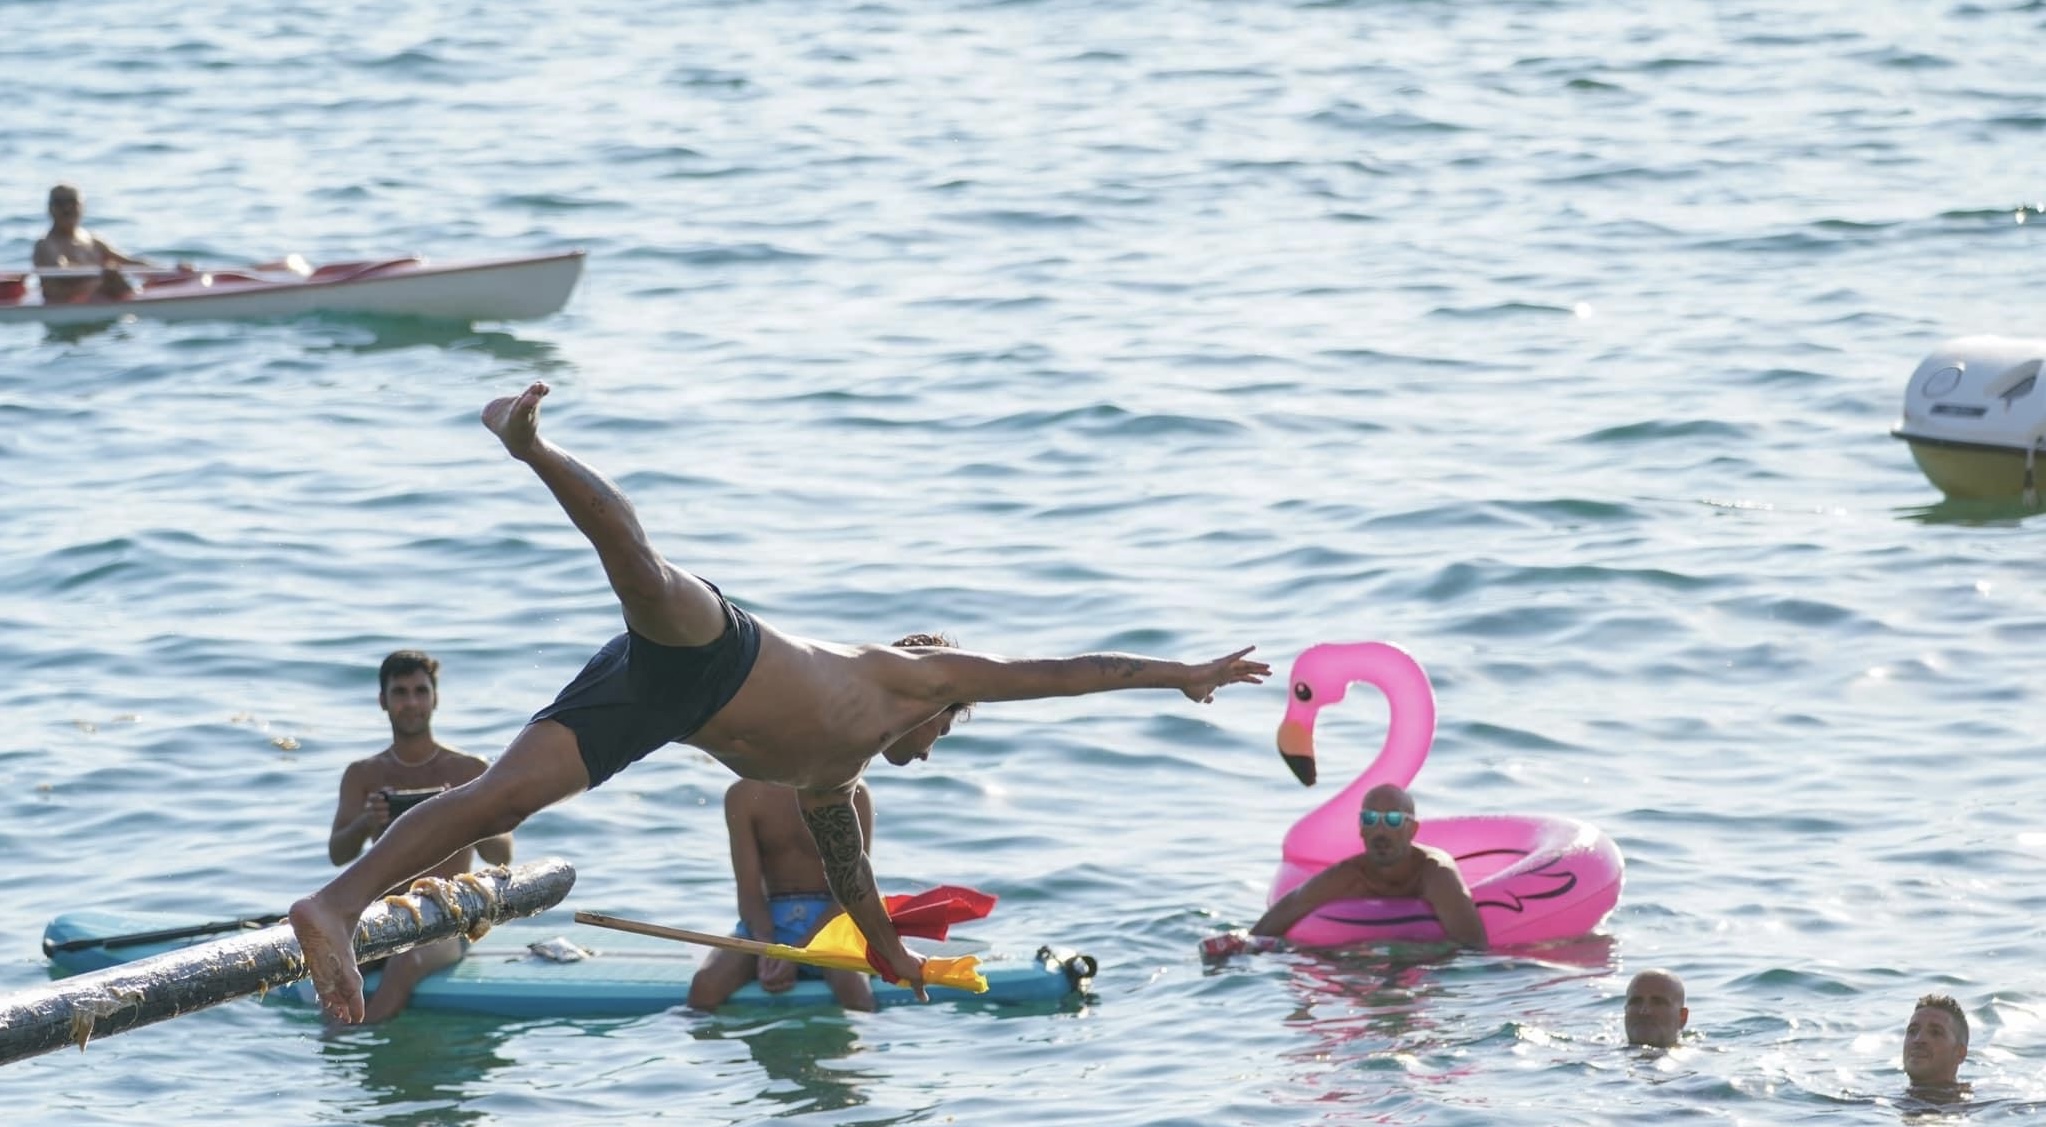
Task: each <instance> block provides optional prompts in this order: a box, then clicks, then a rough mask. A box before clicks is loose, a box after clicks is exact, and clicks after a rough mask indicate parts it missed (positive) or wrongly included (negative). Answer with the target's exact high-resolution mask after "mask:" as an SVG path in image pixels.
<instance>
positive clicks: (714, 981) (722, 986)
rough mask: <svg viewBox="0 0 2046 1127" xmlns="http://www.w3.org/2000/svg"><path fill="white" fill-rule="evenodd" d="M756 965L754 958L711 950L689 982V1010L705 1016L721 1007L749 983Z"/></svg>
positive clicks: (718, 949) (720, 950)
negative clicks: (703, 1013) (734, 992)
mask: <svg viewBox="0 0 2046 1127" xmlns="http://www.w3.org/2000/svg"><path fill="white" fill-rule="evenodd" d="M758 965H759V964H758V961H757V959H756V957H755V956H752V955H746V954H741V953H740V952H738V951H726V950H724V949H722V948H715V947H714V948H712V949H711V952H710V956H709V957H708V958H706V959H704V960H703V965H702V966H700V967H697V968H696V977H694V978H692V979H690V980H689V1008H690V1009H692V1010H702V1011H704V1012H705V1013H709V1012H710V1011H712V1010H714V1009H717V1008H718V1007H719V1006H722V1005H724V1004H725V999H727V998H730V997H731V996H732V992H733V991H735V990H737V989H738V988H739V987H741V986H744V985H746V984H747V983H749V982H751V981H753V971H754V967H756V966H758Z"/></svg>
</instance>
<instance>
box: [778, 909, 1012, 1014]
mask: <svg viewBox="0 0 2046 1127" xmlns="http://www.w3.org/2000/svg"><path fill="white" fill-rule="evenodd" d="M767 947H768V950H766V951H765V952H763V954H767V955H771V956H773V957H774V958H777V959H787V960H788V961H790V962H792V963H802V964H804V965H806V966H813V967H829V968H831V969H833V970H856V971H859V972H860V973H861V974H873V973H874V968H873V967H872V966H871V965H869V964H868V962H867V937H866V936H864V935H861V934H860V929H859V925H858V924H855V923H853V921H852V917H851V916H848V915H846V914H845V913H843V912H841V913H839V914H838V915H836V916H833V917H832V918H831V922H830V923H827V924H825V925H824V926H823V927H822V928H820V929H818V932H817V934H816V935H813V936H811V937H810V943H809V946H807V947H790V946H788V945H787V944H785V943H770V944H768V945H767ZM896 985H898V986H900V985H904V984H903V983H900V982H898V983H896ZM924 985H926V986H949V987H951V988H953V989H954V990H968V991H971V992H973V993H975V994H985V993H987V979H986V978H984V977H982V975H981V973H980V960H979V959H977V958H975V957H973V956H972V955H959V956H956V957H948V958H932V959H925V960H924Z"/></svg>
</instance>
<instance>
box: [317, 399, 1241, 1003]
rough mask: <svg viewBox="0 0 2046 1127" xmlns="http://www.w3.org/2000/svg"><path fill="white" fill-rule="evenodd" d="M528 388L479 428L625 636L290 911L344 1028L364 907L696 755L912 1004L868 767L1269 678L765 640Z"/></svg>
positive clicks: (1222, 670)
mask: <svg viewBox="0 0 2046 1127" xmlns="http://www.w3.org/2000/svg"><path fill="white" fill-rule="evenodd" d="M548 391H549V388H548V386H547V385H546V384H545V383H539V382H536V383H534V384H532V385H531V386H529V387H527V388H526V390H525V391H524V392H523V393H521V394H519V395H517V396H508V397H505V398H502V399H497V400H493V401H492V402H491V403H490V404H489V405H488V406H486V407H485V408H484V409H483V424H484V426H485V427H487V428H488V429H489V430H490V431H491V433H493V434H495V435H497V437H498V440H499V441H500V442H502V443H503V444H504V448H505V450H506V452H507V453H509V454H510V455H511V456H512V457H513V458H514V459H516V460H518V461H521V462H524V463H526V465H527V466H529V467H530V468H531V469H532V470H533V472H534V473H535V474H536V475H537V476H538V477H539V478H540V480H541V482H542V483H543V484H545V485H546V486H547V488H548V489H549V491H551V492H552V493H553V495H554V499H555V501H556V502H557V503H559V504H560V505H561V507H562V509H563V510H564V511H565V512H566V513H567V514H568V516H569V519H570V520H572V521H573V522H574V523H575V526H576V528H577V529H578V530H580V531H581V532H582V534H583V535H584V536H585V537H587V538H588V539H589V541H590V544H591V546H592V547H594V548H595V549H596V552H597V558H598V560H599V561H600V562H601V563H602V564H603V566H604V571H605V574H606V576H607V578H608V579H609V581H610V584H611V588H612V591H613V592H614V593H615V594H616V596H617V597H618V601H619V604H620V608H621V610H622V611H623V612H624V617H625V625H626V632H625V633H623V634H620V635H618V636H617V637H615V638H613V639H612V640H611V641H610V642H608V643H606V644H605V645H604V647H603V648H602V649H600V650H598V651H597V653H596V655H595V656H594V657H592V658H591V659H590V661H589V664H588V665H586V666H585V667H584V668H583V671H582V672H581V673H579V674H577V675H576V677H575V679H574V680H573V681H571V682H569V684H568V686H567V687H566V688H564V689H563V690H562V691H561V694H560V695H559V696H558V697H556V698H555V701H554V703H553V704H550V705H548V706H547V707H545V708H543V709H541V710H540V711H539V712H537V713H535V714H534V716H533V719H532V720H531V721H530V722H529V723H528V724H527V725H526V727H525V728H524V730H522V731H521V732H520V733H519V734H518V735H517V736H516V737H514V738H513V739H512V741H511V743H510V744H509V745H508V746H507V747H506V748H505V751H504V754H503V755H502V756H501V757H499V758H498V760H497V762H495V763H493V764H491V766H490V769H489V770H487V771H485V772H484V773H483V774H482V775H481V776H480V777H478V778H477V779H476V780H475V781H474V782H471V783H468V784H466V785H463V786H460V787H456V788H455V789H453V790H450V791H448V792H447V793H445V794H443V795H440V796H439V797H437V798H433V799H429V800H428V801H427V802H426V803H424V804H423V805H421V806H420V807H419V813H418V816H409V815H408V816H407V817H404V818H400V819H399V820H398V821H397V822H396V823H394V824H393V825H392V826H391V828H390V830H389V831H388V832H386V833H385V834H384V836H383V837H382V838H381V839H379V840H378V841H377V843H376V845H375V846H373V847H372V848H371V849H370V851H369V852H368V853H366V854H364V855H363V856H362V858H361V859H360V860H358V861H356V862H355V863H354V864H353V865H350V866H349V867H348V869H347V870H345V871H344V872H342V873H341V875H340V876H338V877H336V878H335V879H334V880H332V881H331V882H329V883H328V884H327V885H326V886H325V887H323V888H321V889H320V890H319V891H318V892H315V893H313V894H312V895H311V896H308V897H306V898H304V899H302V900H300V901H298V902H297V903H295V904H293V905H292V907H291V924H292V928H293V930H294V931H296V932H297V934H298V939H299V945H300V947H301V949H302V950H303V952H304V954H305V960H306V969H307V972H308V973H309V974H311V975H312V978H313V984H314V986H315V988H316V989H317V990H318V991H319V994H320V1000H321V1002H322V1004H324V1005H325V1006H326V1007H327V1009H328V1012H330V1013H332V1014H333V1015H335V1016H337V1017H340V1018H343V1019H344V1020H351V1021H359V1020H361V1018H362V1015H363V1003H362V977H361V975H360V974H359V973H358V972H357V970H356V966H355V959H354V957H353V956H354V953H353V950H352V937H353V935H354V931H355V926H356V921H357V919H358V918H359V917H360V915H361V913H362V910H363V908H364V907H365V906H367V905H368V904H369V902H370V901H371V900H372V899H374V898H375V897H376V896H377V895H378V894H379V893H381V892H382V891H383V890H384V889H386V888H389V887H390V886H392V885H394V884H397V883H399V882H400V881H404V880H406V879H408V878H410V877H411V876H413V875H414V874H416V873H418V872H419V871H421V870H422V869H425V868H426V867H428V866H430V865H433V864H435V863H436V862H438V861H440V860H441V859H442V858H444V857H446V856H448V855H449V854H451V853H453V852H454V851H455V850H457V849H460V848H461V847H462V846H464V845H467V844H468V843H470V842H472V841H476V840H478V839H480V838H485V837H490V836H492V835H495V834H501V833H508V832H510V831H511V830H512V829H514V828H515V827H517V826H518V825H519V823H521V822H522V821H524V820H525V819H526V818H527V817H529V816H531V815H532V814H534V813H535V812H537V811H540V810H542V809H545V808H546V807H548V806H550V805H553V804H554V803H556V802H559V801H561V800H562V799H565V798H568V797H570V796H571V795H574V794H576V793H578V792H580V791H583V790H585V789H588V788H590V787H594V786H599V785H602V783H603V782H604V780H606V779H608V778H610V777H611V776H612V775H613V774H615V773H616V772H618V771H619V770H620V769H622V768H624V767H625V766H627V765H629V764H631V763H633V762H635V761H637V760H638V759H639V758H641V757H642V756H644V755H646V754H647V753H649V752H651V751H652V750H653V749H655V748H657V747H659V746H661V745H662V744H665V743H670V742H678V743H687V744H690V745H691V746H694V747H697V748H701V749H702V750H704V751H706V752H708V753H709V754H710V755H711V756H712V757H713V758H715V759H717V760H718V761H719V762H720V763H723V764H724V765H725V766H726V767H728V768H730V769H731V770H732V772H733V773H734V774H737V775H739V776H740V777H741V778H748V779H758V780H760V781H762V782H769V783H780V784H782V785H785V786H789V787H793V788H795V789H796V792H797V798H798V801H799V804H800V806H801V808H802V813H803V820H804V822H805V824H806V825H807V826H808V827H809V830H810V835H811V837H812V838H813V839H814V840H815V841H816V843H817V852H818V855H819V856H820V857H822V858H823V861H824V874H825V880H826V883H827V884H829V885H830V887H831V893H832V897H833V898H834V899H836V900H837V901H838V903H839V905H840V906H841V907H842V908H844V909H845V911H846V912H847V914H849V915H851V916H852V918H853V920H854V922H855V923H856V924H857V925H858V926H859V929H860V932H861V934H863V935H864V936H865V937H866V939H867V942H868V945H869V951H870V955H869V958H870V959H871V960H872V961H873V962H874V963H875V968H876V970H877V971H878V970H882V969H884V968H885V970H886V971H887V973H888V976H889V977H890V978H891V979H893V980H895V981H903V982H907V983H908V984H909V985H910V986H911V987H912V988H913V989H914V990H915V991H916V993H917V995H918V997H920V998H921V997H922V996H923V980H922V970H921V968H922V965H923V964H922V960H921V959H919V958H917V957H916V956H915V955H913V954H911V953H910V952H909V951H908V950H907V949H906V948H904V947H903V945H902V939H901V937H900V936H899V935H897V934H896V932H895V927H894V925H893V924H891V923H889V921H888V915H887V910H886V907H885V906H884V905H883V903H882V901H881V897H880V895H879V894H878V893H877V892H876V891H875V886H874V874H873V871H872V869H871V867H870V866H869V864H868V861H867V855H866V851H865V846H864V840H865V839H864V838H863V837H862V835H861V832H860V824H859V817H858V814H857V812H856V811H855V810H854V808H853V793H854V788H855V786H856V785H857V784H858V782H859V779H860V775H861V773H862V772H863V771H864V770H865V769H866V767H867V764H868V763H869V762H870V761H871V760H872V759H873V758H874V757H875V756H876V755H879V756H881V757H882V758H884V759H886V760H887V761H888V762H889V763H892V764H894V765H896V766H902V765H904V764H908V763H913V762H915V761H917V760H919V759H925V758H928V757H929V755H930V750H931V745H932V744H933V743H935V742H936V741H937V740H938V739H939V738H941V737H943V736H944V735H945V734H946V733H947V732H949V731H951V729H952V721H953V718H954V716H955V715H956V713H957V712H958V711H959V710H960V709H961V708H963V707H965V706H967V705H971V704H975V703H979V702H989V701H1017V700H1038V699H1042V698H1047V697H1066V696H1079V695H1082V694H1086V693H1100V692H1108V691H1111V690H1117V689H1145V688H1151V689H1176V690H1178V691H1179V692H1181V693H1183V694H1185V696H1186V697H1187V698H1188V699H1189V700H1193V701H1200V702H1205V701H1211V700H1213V699H1214V695H1215V693H1216V691H1217V690H1219V689H1220V688H1222V687H1223V686H1225V685H1233V684H1242V683H1249V684H1259V683H1262V682H1263V681H1264V679H1265V677H1266V676H1267V675H1269V674H1270V673H1271V667H1270V666H1269V665H1266V664H1265V663H1263V662H1261V661H1253V660H1250V659H1249V658H1248V656H1247V655H1248V654H1249V653H1250V652H1251V648H1250V647H1246V648H1244V649H1241V650H1238V651H1236V652H1235V653H1231V654H1227V655H1225V656H1222V657H1219V658H1216V659H1214V660H1212V661H1206V662H1201V663H1199V664H1186V663H1182V662H1177V661H1166V660H1161V659H1158V658H1151V657H1139V656H1136V655H1133V654H1123V653H1093V654H1082V655H1080V656H1077V657H1067V658H1054V659H1018V658H1009V657H999V656H994V655H990V654H979V653H970V652H967V651H964V650H958V649H953V648H950V647H931V646H880V645H844V644H839V643H835V642H824V641H817V640H813V639H808V638H801V637H797V636H795V635H792V634H784V633H782V632H781V631H779V630H777V629H775V628H774V627H773V626H770V625H768V624H767V623H765V622H762V621H759V620H756V619H755V618H754V617H753V616H752V615H749V614H747V613H746V612H745V611H743V610H740V609H739V608H738V607H737V606H735V605H733V604H732V603H731V602H730V601H728V600H727V599H726V598H725V596H724V595H723V594H722V593H721V592H720V591H719V590H718V589H717V588H716V587H715V586H713V585H712V584H710V583H708V582H706V581H704V580H702V579H700V578H698V577H696V576H694V575H691V574H690V573H688V572H686V571H682V570H681V569H679V568H677V567H675V566H674V565H673V564H671V563H669V562H668V561H667V559H665V558H664V557H663V556H662V555H661V553H659V552H658V551H656V550H655V549H654V547H653V545H652V544H651V543H649V542H648V540H647V536H646V532H645V530H644V529H642V528H641V526H640V523H639V518H638V516H637V515H636V514H635V513H634V511H633V507H632V503H631V502H630V501H628V500H626V498H625V495H624V494H623V493H621V492H619V490H618V487H617V486H615V485H613V484H612V483H611V482H610V481H609V480H607V479H606V478H604V477H603V476H602V475H601V474H599V473H597V472H596V471H595V470H592V469H591V468H589V467H588V466H585V465H584V464H583V463H582V462H580V461H578V460H577V459H576V458H574V457H573V456H571V455H570V454H569V453H567V452H566V451H564V450H562V449H561V448H560V447H558V446H556V445H554V444H553V443H551V442H549V441H547V440H546V439H544V438H542V437H540V433H539V422H540V401H541V399H542V398H543V397H545V396H546V395H547V394H548Z"/></svg>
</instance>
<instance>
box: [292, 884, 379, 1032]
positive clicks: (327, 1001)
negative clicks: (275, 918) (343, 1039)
mask: <svg viewBox="0 0 2046 1127" xmlns="http://www.w3.org/2000/svg"><path fill="white" fill-rule="evenodd" d="M291 930H292V931H293V932H295V933H296V934H297V935H298V948H299V950H300V951H301V952H303V953H304V954H305V969H306V973H307V974H310V975H312V977H313V989H314V990H317V991H319V994H320V1008H321V1009H324V1010H326V1011H327V1016H329V1017H331V1018H333V1019H334V1020H336V1021H341V1022H347V1023H348V1024H350V1025H353V1024H355V1023H357V1022H360V1021H361V1020H362V1018H363V1011H364V1008H365V1007H364V1006H363V1001H362V971H361V970H360V969H359V968H357V967H356V965H355V927H354V925H353V923H352V922H350V921H348V920H344V919H342V918H341V917H340V916H338V915H336V914H334V913H333V912H331V911H329V910H328V909H327V908H326V907H324V906H323V905H321V904H320V903H319V902H318V901H316V900H314V899H313V898H312V897H307V898H306V899H304V900H301V901H299V902H298V903H296V904H293V905H292V906H291Z"/></svg>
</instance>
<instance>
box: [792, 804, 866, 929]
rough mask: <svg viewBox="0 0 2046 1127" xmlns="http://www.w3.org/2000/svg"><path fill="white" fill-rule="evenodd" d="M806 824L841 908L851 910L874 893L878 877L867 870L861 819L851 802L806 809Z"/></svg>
mask: <svg viewBox="0 0 2046 1127" xmlns="http://www.w3.org/2000/svg"><path fill="white" fill-rule="evenodd" d="M803 821H804V822H805V823H806V824H807V825H808V826H809V827H810V836H811V837H812V838H813V839H815V840H816V842H817V852H818V854H819V855H820V856H822V857H823V858H824V879H825V881H826V883H828V884H830V885H831V895H833V896H835V897H837V898H838V902H839V904H840V906H842V907H845V908H851V907H852V905H853V902H854V901H857V900H862V899H865V898H866V897H869V896H872V895H873V894H874V876H873V873H872V872H871V871H870V870H869V869H868V868H867V855H866V851H865V850H864V849H863V848H862V847H861V841H860V820H859V816H858V815H857V814H855V813H854V812H853V808H852V804H851V803H844V804H842V805H838V806H821V807H818V808H816V809H814V810H812V809H809V808H807V807H806V808H805V809H804V810H803Z"/></svg>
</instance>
